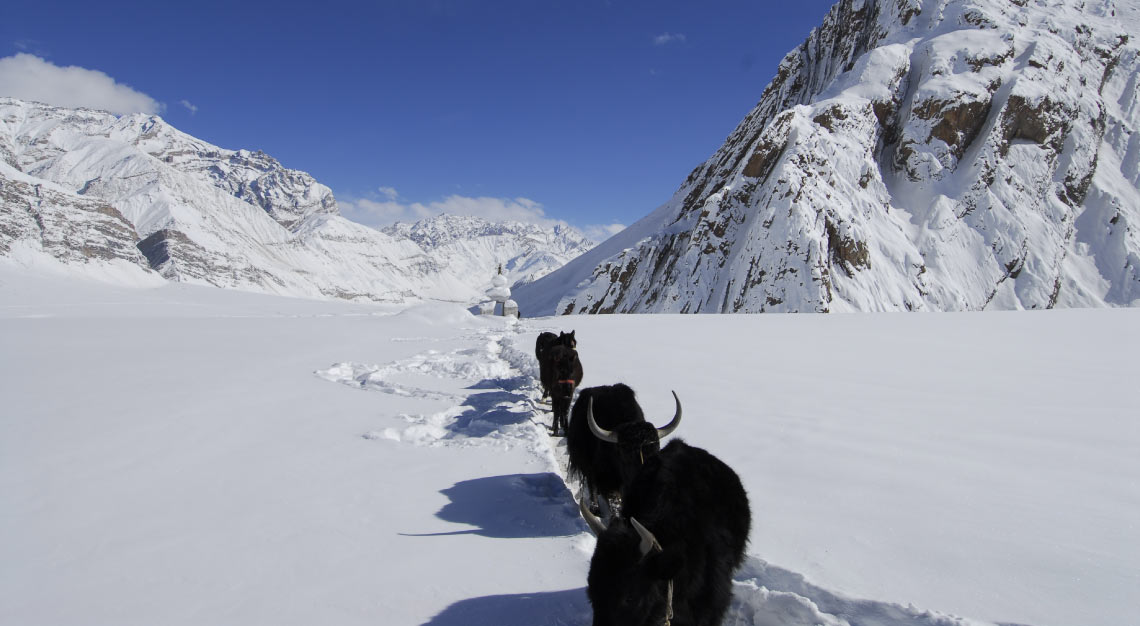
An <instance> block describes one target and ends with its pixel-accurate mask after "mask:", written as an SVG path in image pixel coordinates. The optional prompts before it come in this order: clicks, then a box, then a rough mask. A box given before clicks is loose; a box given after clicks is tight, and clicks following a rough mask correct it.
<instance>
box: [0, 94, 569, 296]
mask: <svg viewBox="0 0 1140 626" xmlns="http://www.w3.org/2000/svg"><path fill="white" fill-rule="evenodd" d="M0 202H2V203H3V204H2V210H0V257H8V258H10V259H15V260H16V261H17V262H19V263H21V264H23V265H37V264H44V263H49V264H59V263H62V264H63V266H64V271H65V272H72V273H79V274H87V275H93V276H97V277H101V278H104V279H110V280H113V281H115V282H128V283H137V282H153V281H155V280H158V276H159V275H160V276H161V277H162V278H165V279H167V280H172V281H178V282H188V283H197V284H208V285H214V286H217V287H226V288H236V289H243V290H252V291H261V292H268V293H276V294H283V295H293V296H303V297H316V298H345V299H364V300H372V301H381V302H404V301H410V300H417V299H422V298H432V299H441V300H452V301H459V302H473V301H476V300H478V299H480V298H481V297H482V295H483V291H484V290H485V289H486V284H488V283H489V281H490V278H491V276H492V275H493V274H494V272H495V268H496V267H497V265H498V264H499V263H505V264H507V265H508V266H510V267H511V268H512V269H515V268H517V275H518V276H519V277H522V278H525V279H533V278H534V277H536V276H538V275H541V274H543V273H545V272H548V271H550V270H551V269H554V267H556V266H557V265H558V264H560V263H561V262H565V260H568V259H569V258H571V257H572V256H575V255H576V254H577V253H579V252H581V251H584V249H585V248H586V247H588V244H586V243H585V242H584V241H583V240H582V238H581V236H580V235H576V234H573V233H570V232H568V229H555V230H550V229H546V230H543V229H539V228H538V227H533V228H527V227H524V226H522V225H516V224H507V225H503V226H501V227H498V229H499V230H500V231H501V233H500V235H501V236H500V237H498V238H497V239H495V240H494V241H493V242H492V243H491V244H490V245H491V246H494V247H495V248H496V252H499V253H500V254H498V255H491V254H478V255H470V254H469V255H467V256H459V255H461V253H462V252H464V248H463V247H461V246H460V247H456V246H455V245H452V244H454V242H455V241H458V240H459V239H462V238H464V237H467V238H468V239H470V240H471V241H472V242H477V241H481V240H483V238H484V235H485V234H486V233H487V232H490V231H491V230H494V229H495V228H496V226H494V225H491V224H488V223H485V222H483V223H478V224H474V223H473V224H471V226H472V227H473V228H476V229H477V231H478V232H472V233H467V234H464V233H463V232H462V231H461V227H463V226H464V224H463V223H462V222H461V221H454V222H452V223H451V229H452V230H453V231H454V232H453V236H452V238H451V240H449V241H450V242H451V243H449V245H447V246H443V247H440V248H438V249H437V248H436V247H434V246H432V245H429V244H430V243H431V240H430V239H428V238H420V239H419V240H418V241H419V242H420V243H417V241H414V240H413V239H411V238H410V237H409V236H406V235H404V234H401V231H400V230H399V229H396V230H393V231H392V233H391V234H389V233H384V232H380V231H377V230H375V229H372V228H368V227H366V226H362V225H360V224H356V223H354V222H351V221H349V220H346V219H344V218H343V217H341V216H340V213H339V210H338V208H337V204H336V200H335V199H334V198H333V194H332V192H331V191H330V190H329V189H328V187H325V186H324V185H321V184H320V183H318V182H316V181H315V180H314V179H313V178H312V177H311V176H310V175H308V174H306V173H304V172H299V171H296V170H290V169H287V168H285V167H283V166H282V165H281V164H280V163H279V162H277V161H276V160H275V159H273V158H272V157H270V156H268V155H266V154H264V153H262V152H250V151H248V150H237V151H234V150H226V149H222V148H219V147H217V146H214V145H211V144H209V143H206V142H204V141H201V140H199V139H196V138H194V137H191V136H189V135H187V134H185V133H182V132H180V131H178V130H177V129H175V128H173V127H171V126H170V125H168V124H166V123H165V122H164V121H163V120H162V119H160V118H158V117H156V116H153V115H141V114H137V115H124V116H121V117H120V116H115V115H112V114H110V113H104V112H99V111H90V110H84V109H80V110H72V109H64V108H59V107H53V106H48V105H44V104H39V103H31V102H23V101H20V100H14V99H11V98H0ZM441 223H442V222H441ZM425 229H426V230H431V229H432V227H425ZM425 229H417V228H412V229H411V230H410V231H409V232H417V233H418V232H420V231H421V230H425ZM512 233H513V234H514V236H513V237H512ZM515 239H517V241H515ZM421 243H422V244H424V245H421ZM542 246H548V249H547V250H545V252H546V254H543V253H542ZM476 247H478V246H477V245H476V244H474V243H473V244H471V246H469V248H471V249H472V250H473V249H474V248H476ZM516 256H517V257H518V258H517V259H516V258H515V257H516ZM461 259H462V260H461ZM155 272H157V275H156V274H155Z"/></svg>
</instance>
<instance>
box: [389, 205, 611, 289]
mask: <svg viewBox="0 0 1140 626" xmlns="http://www.w3.org/2000/svg"><path fill="white" fill-rule="evenodd" d="M383 232H385V233H387V234H389V235H392V236H393V237H397V238H406V239H410V240H412V241H414V242H416V243H417V244H419V245H420V246H422V247H423V248H424V249H426V250H433V251H435V256H436V258H438V259H440V260H441V261H443V262H445V263H447V264H448V267H449V268H450V269H451V270H452V271H454V272H455V273H456V274H458V275H478V273H479V272H483V273H484V274H486V271H485V269H484V268H494V269H495V270H496V271H497V269H498V267H497V266H501V267H502V269H503V273H504V275H506V276H507V277H508V280H509V281H510V282H511V283H513V284H516V285H518V284H524V283H528V282H531V281H533V280H536V279H538V278H541V277H543V276H545V275H547V274H549V273H550V272H552V271H554V270H556V269H558V268H560V267H562V266H563V265H565V264H566V263H567V262H568V261H570V260H571V259H574V258H575V257H577V256H579V255H581V254H583V253H585V252H586V251H588V250H589V249H590V248H592V247H593V246H594V243H593V242H592V241H590V240H588V239H586V237H584V236H583V235H582V234H581V233H580V232H578V231H577V230H575V229H573V228H571V227H569V226H564V225H560V224H556V225H554V226H550V227H544V226H538V225H536V224H527V223H524V222H514V221H502V222H491V221H489V220H486V219H483V218H480V217H473V216H458V215H439V216H436V217H430V218H427V219H424V220H420V221H419V222H415V223H412V224H408V223H398V224H395V225H393V226H390V227H388V228H385V229H384V231H383ZM489 279H490V275H489V274H488V280H489Z"/></svg>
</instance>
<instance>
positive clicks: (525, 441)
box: [317, 320, 983, 626]
mask: <svg viewBox="0 0 1140 626" xmlns="http://www.w3.org/2000/svg"><path fill="white" fill-rule="evenodd" d="M557 321H559V320H538V321H533V322H532V321H527V322H520V323H513V322H508V324H507V326H506V328H505V329H503V330H500V329H497V328H481V329H479V330H477V331H475V332H474V334H472V335H470V336H469V337H468V338H469V339H470V340H471V341H472V343H473V344H475V347H468V348H460V349H454V350H451V351H448V352H440V351H436V350H429V351H427V352H425V353H420V354H415V355H412V356H410V357H407V358H404V359H401V360H398V361H393V362H391V363H387V364H383V365H374V364H359V363H337V364H334V365H332V366H331V367H329V368H327V369H325V370H321V371H318V372H317V375H318V376H320V377H322V378H325V379H327V380H330V381H333V382H338V383H343V384H345V385H348V386H350V387H355V388H360V389H364V390H368V391H376V392H381V393H387V394H393V395H398V396H406V397H419V398H430V399H452V400H454V401H455V402H456V403H455V405H454V406H452V407H450V408H448V409H446V410H444V411H441V412H437V413H433V414H430V415H403V416H402V417H403V419H405V420H406V421H407V423H408V425H407V426H406V427H403V428H386V429H384V430H382V431H370V432H367V433H364V434H363V437H364V438H365V439H371V440H388V441H394V442H404V443H409V444H414V445H419V446H480V445H505V446H508V447H514V446H521V447H523V448H525V449H526V450H528V451H530V452H531V453H532V454H533V455H535V456H537V457H539V458H541V459H543V460H544V461H545V463H546V464H547V467H548V470H549V472H547V473H541V474H531V475H523V474H520V475H514V476H502V477H489V478H473V479H471V480H470V481H465V482H462V483H459V484H457V485H456V486H455V487H453V488H452V489H449V490H446V491H445V492H444V494H445V495H447V496H448V497H449V498H450V499H451V502H450V503H449V504H448V505H447V506H445V507H443V508H442V509H441V510H440V511H439V512H438V513H437V516H438V517H440V518H441V519H444V520H447V521H451V522H456V523H466V524H474V525H476V526H478V527H479V528H478V529H476V530H463V531H452V532H449V533H441V534H447V535H456V534H480V535H484V536H493V537H498V538H512V537H528V536H550V537H565V538H566V539H567V541H568V542H570V543H571V544H572V545H573V546H574V548H575V550H576V551H577V553H578V554H579V555H580V558H581V559H583V560H585V561H587V562H588V560H589V557H590V554H592V550H593V543H594V542H593V538H592V537H591V535H590V534H589V531H588V530H587V528H586V526H585V524H584V522H583V521H582V520H581V517H580V514H579V513H578V508H577V505H576V502H577V498H579V497H580V496H581V485H580V484H578V483H577V482H576V481H574V480H572V479H570V478H569V477H568V476H567V457H566V448H565V439H564V438H562V437H558V438H553V437H550V436H549V434H548V429H549V427H550V422H551V414H550V411H549V404H546V403H542V402H540V400H539V398H540V396H541V388H540V386H539V384H538V367H537V362H536V361H535V358H534V355H533V345H534V340H535V338H536V337H537V335H538V334H539V333H540V332H543V331H553V332H558V330H560V328H559V327H557V326H552V325H551V324H552V323H554V322H557ZM562 330H565V329H562ZM397 340H398V339H397ZM408 340H409V341H410V340H413V339H412V338H409V339H408ZM528 347H530V348H531V350H530V351H529V352H528V351H527V348H528ZM586 353H587V354H588V349H587V352H586ZM583 360H584V361H587V362H588V358H587V357H585V356H584V357H583ZM587 367H588V365H587ZM587 371H588V370H587ZM587 376H588V375H587ZM417 377H434V378H437V379H447V378H457V379H460V380H463V381H468V382H472V381H473V384H471V385H470V386H468V387H467V389H468V390H470V391H472V393H470V394H469V395H467V396H465V397H461V396H456V395H449V394H446V393H441V392H439V391H434V390H432V389H431V388H430V385H425V384H423V378H417ZM587 381H588V378H587ZM615 382H616V381H615ZM597 384H608V382H607V383H600V382H599V383H597ZM583 386H584V387H586V386H591V385H590V384H588V382H584V383H583ZM760 548H761V547H760V546H753V547H752V552H753V553H759V552H760ZM582 582H583V584H584V583H585V580H584V579H583V581H582ZM735 585H736V588H735V594H734V601H733V604H732V607H731V609H730V611H729V614H728V616H727V617H726V619H725V622H724V623H725V624H729V625H738V626H745V625H754V626H800V625H802V626H813V625H821V624H822V625H826V626H861V625H867V626H870V625H874V626H952V625H954V624H963V625H965V624H981V623H983V622H979V621H977V620H968V619H961V618H958V617H954V616H950V615H944V614H938V613H935V612H932V611H926V610H921V609H917V608H915V607H913V606H909V607H903V606H898V605H892V604H889V603H883V602H874V601H868V600H857V599H852V598H846V597H843V596H842V595H841V594H837V593H833V592H829V591H827V590H825V589H822V588H820V587H817V586H814V585H812V584H810V583H809V582H807V581H806V580H805V579H804V577H803V576H801V575H798V574H796V573H794V572H790V571H787V570H784V569H781V568H778V567H775V566H772V565H770V564H768V563H767V562H765V561H764V560H763V559H762V558H759V557H758V556H750V557H749V558H748V559H747V561H746V563H745V565H744V566H743V567H742V568H741V570H740V571H739V572H738V574H737V577H736V582H735ZM590 621H591V618H590V610H589V605H588V602H587V600H586V596H585V589H584V588H582V589H576V590H567V591H561V592H546V593H538V594H535V593H519V594H505V595H496V596H491V597H484V598H472V599H469V600H463V601H461V602H459V603H456V604H454V605H452V606H451V607H448V609H446V610H445V611H443V612H442V613H440V614H439V615H437V616H435V617H434V618H433V619H432V620H431V621H430V622H429V624H431V625H436V626H440V625H452V624H454V625H456V626H458V625H460V624H466V625H472V624H487V625H488V626H490V625H503V626H511V625H518V626H524V625H531V626H533V625H537V624H551V625H562V624H581V625H583V626H584V625H586V624H589V623H590Z"/></svg>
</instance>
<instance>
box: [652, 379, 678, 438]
mask: <svg viewBox="0 0 1140 626" xmlns="http://www.w3.org/2000/svg"><path fill="white" fill-rule="evenodd" d="M673 399H674V400H676V401H677V412H676V413H675V414H674V415H673V421H671V422H669V423H668V424H666V425H665V426H663V427H661V428H658V429H657V437H658V438H660V439H664V438H666V437H668V436H669V435H672V434H673V431H674V430H677V427H678V426H680V425H681V399H680V398H678V397H677V392H676V391H674V392H673Z"/></svg>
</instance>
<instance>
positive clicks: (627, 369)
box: [0, 268, 1140, 626]
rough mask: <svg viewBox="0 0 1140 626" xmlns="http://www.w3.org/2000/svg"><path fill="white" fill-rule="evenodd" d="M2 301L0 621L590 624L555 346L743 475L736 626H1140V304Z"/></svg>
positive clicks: (91, 297) (162, 292)
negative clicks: (615, 311)
mask: <svg viewBox="0 0 1140 626" xmlns="http://www.w3.org/2000/svg"><path fill="white" fill-rule="evenodd" d="M2 269H3V268H0V270H2ZM0 295H2V296H3V297H0V397H2V398H3V399H4V401H3V411H0V501H3V502H4V503H5V514H4V515H3V516H0V563H3V564H4V565H2V566H0V623H19V624H75V623H84V624H98V623H116V624H122V623H162V624H191V623H193V624H200V623H276V624H294V623H295V624H302V623H305V624H308V623H338V624H357V623H359V624H365V623H367V624H375V623H377V622H382V623H390V624H432V625H440V624H445V625H446V624H456V625H457V624H499V625H507V626H511V625H517V626H522V625H524V624H526V625H533V624H552V625H553V624H588V623H589V622H590V607H589V603H588V601H587V599H586V596H585V589H584V587H585V582H586V574H587V571H588V568H589V559H590V555H591V554H592V551H593V539H592V537H591V536H590V535H589V533H588V532H587V531H586V528H585V525H584V524H583V523H582V522H581V520H580V519H579V517H578V514H577V510H576V506H575V500H574V492H575V491H576V486H575V485H573V484H569V485H568V484H567V483H566V482H565V480H564V476H565V473H564V471H565V470H564V468H565V466H564V455H563V453H562V450H561V449H560V447H559V446H558V443H559V442H558V440H552V439H551V438H550V437H549V436H548V435H547V434H546V428H547V426H548V425H549V421H550V414H549V412H547V411H546V410H545V407H542V406H539V405H537V403H536V402H535V399H536V398H537V395H538V392H537V388H536V385H535V382H534V378H535V375H536V374H537V372H536V371H535V369H536V366H535V363H534V360H533V354H532V351H533V345H534V339H535V337H536V336H537V334H538V333H539V332H541V331H543V330H554V331H557V330H567V331H568V330H576V331H577V337H578V339H579V352H580V354H581V355H582V360H583V365H584V369H585V379H584V384H585V385H586V386H593V385H601V384H612V383H615V382H625V383H627V384H629V385H630V386H631V387H633V388H634V389H635V391H636V392H637V393H638V399H639V402H640V403H641V404H642V406H643V407H644V408H645V411H646V415H647V418H648V419H650V420H651V421H654V422H655V423H661V421H662V420H665V419H667V418H668V416H669V415H672V409H673V407H672V395H671V394H670V393H669V392H670V390H676V391H677V393H678V395H679V396H680V398H681V401H682V403H683V404H684V410H685V421H684V423H683V424H682V426H681V429H680V430H679V431H678V433H677V435H678V436H681V437H683V438H684V439H686V441H688V442H689V443H691V444H693V445H698V446H701V447H704V448H706V449H708V450H709V451H710V452H712V453H714V454H716V455H717V456H718V457H720V458H721V459H723V460H724V461H725V462H727V463H728V464H729V465H730V466H731V467H733V468H734V469H735V470H736V471H737V473H738V474H740V476H741V478H742V480H743V481H744V483H745V486H746V488H747V489H748V491H749V497H750V500H751V503H752V508H753V534H752V537H751V543H750V546H749V555H750V556H749V559H748V561H747V563H746V565H745V567H744V568H743V569H742V571H740V572H739V573H738V575H737V587H736V598H735V601H734V604H733V607H732V609H731V612H730V615H729V617H728V619H727V620H726V622H725V623H726V624H739V625H748V624H761V625H769V624H772V625H774V624H791V625H792V626H796V625H800V624H817V623H818V624H829V625H831V624H850V625H858V624H889V625H892V626H906V625H917V624H923V625H932V624H976V623H1021V624H1032V625H1034V626H1054V625H1056V626H1062V625H1066V626H1067V625H1072V626H1076V625H1081V626H1083V625H1096V624H1106V625H1107V624H1122V623H1130V621H1134V618H1135V614H1136V610H1135V606H1134V605H1133V604H1131V603H1130V600H1129V598H1130V590H1131V589H1134V588H1135V586H1136V583H1138V582H1140V553H1138V548H1137V545H1138V542H1136V541H1135V537H1136V535H1135V529H1136V528H1137V527H1140V483H1137V481H1135V480H1132V479H1130V478H1128V477H1135V476H1138V475H1140V466H1138V464H1140V462H1138V461H1137V459H1138V458H1140V454H1137V452H1140V433H1138V432H1137V427H1136V423H1135V419H1134V416H1135V408H1136V407H1137V406H1140V403H1138V402H1137V391H1136V386H1135V384H1134V380H1135V377H1134V371H1135V368H1134V364H1133V363H1132V361H1133V360H1134V355H1135V354H1136V353H1137V349H1138V348H1140V340H1138V337H1137V332H1138V331H1137V330H1136V329H1137V328H1140V325H1138V324H1137V323H1136V322H1137V321H1138V320H1137V319H1136V313H1135V312H1134V311H1132V310H1095V311H1091V310H1090V311H1076V310H1074V311H1055V312H1044V313H1025V312H1021V313H1006V314H1001V313H986V314H938V315H849V316H776V315H769V316H669V315H662V316H598V317H569V318H548V319H533V320H523V321H522V322H512V321H510V320H503V319H490V318H479V317H473V316H471V315H469V314H468V313H466V312H465V311H463V310H462V309H461V308H460V307H458V306H456V305H448V304H429V305H424V306H419V307H413V308H397V307H375V306H367V305H358V304H347V303H329V302H313V301H302V300H289V299H282V298H275V297H269V296H258V295H255V294H241V293H233V292H223V291H219V290H212V289H203V288H197V287H190V286H185V285H167V286H163V287H161V288H158V289H117V288H111V287H107V286H104V285H99V286H94V285H92V284H90V283H84V282H74V281H61V280H59V279H57V278H51V277H28V276H25V275H21V274H12V273H4V272H2V271H0ZM954 616H964V617H954Z"/></svg>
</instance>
